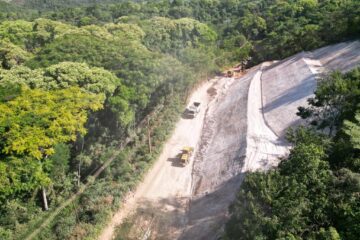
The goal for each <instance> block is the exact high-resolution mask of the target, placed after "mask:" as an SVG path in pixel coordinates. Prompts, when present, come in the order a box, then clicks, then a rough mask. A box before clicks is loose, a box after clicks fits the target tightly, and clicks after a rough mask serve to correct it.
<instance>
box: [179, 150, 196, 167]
mask: <svg viewBox="0 0 360 240" xmlns="http://www.w3.org/2000/svg"><path fill="white" fill-rule="evenodd" d="M193 152H194V148H193V147H184V148H183V149H182V151H181V156H180V161H181V164H182V165H183V166H184V167H185V166H186V165H187V164H188V163H189V160H190V157H191V155H192V154H193Z"/></svg>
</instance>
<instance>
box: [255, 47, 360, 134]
mask: <svg viewBox="0 0 360 240" xmlns="http://www.w3.org/2000/svg"><path fill="white" fill-rule="evenodd" d="M359 64H360V42H359V41H354V42H346V43H340V44H336V45H331V46H327V47H323V48H320V49H318V50H316V51H314V52H306V53H305V52H302V53H299V54H297V55H294V56H292V57H290V58H287V59H285V60H283V61H280V62H277V63H275V64H273V65H272V66H270V67H268V68H267V69H266V70H264V73H263V75H262V77H261V80H262V88H263V106H264V115H265V121H266V123H267V124H268V126H269V127H270V128H271V129H272V130H273V131H274V132H275V133H276V135H278V136H280V137H284V135H285V131H286V129H288V128H289V127H293V126H297V125H299V124H301V123H303V121H302V120H301V119H300V118H299V117H298V116H296V112H297V108H298V107H299V106H307V99H308V98H310V97H312V96H313V93H314V91H315V89H316V85H317V79H318V77H319V76H320V74H326V73H328V72H330V71H334V70H339V71H341V72H347V71H349V70H351V69H353V68H355V67H357V66H360V65H359Z"/></svg>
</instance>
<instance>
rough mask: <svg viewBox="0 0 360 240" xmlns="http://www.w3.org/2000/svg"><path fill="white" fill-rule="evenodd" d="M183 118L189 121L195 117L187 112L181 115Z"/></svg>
mask: <svg viewBox="0 0 360 240" xmlns="http://www.w3.org/2000/svg"><path fill="white" fill-rule="evenodd" d="M181 118H182V119H188V120H191V119H194V117H193V116H191V115H190V114H189V113H188V112H187V111H186V110H185V111H184V112H183V113H182V114H181Z"/></svg>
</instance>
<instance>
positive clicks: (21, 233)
mask: <svg viewBox="0 0 360 240" xmlns="http://www.w3.org/2000/svg"><path fill="white" fill-rule="evenodd" d="M70 2H72V3H73V4H74V6H71V7H70V8H69V5H68V4H67V3H65V2H64V1H56V0H53V1H16V4H17V5H15V4H12V3H4V2H0V8H1V12H0V111H1V115H0V239H24V237H26V236H27V235H28V234H29V233H31V232H32V231H33V230H35V229H37V228H38V226H39V225H40V224H41V222H42V221H43V220H44V219H46V217H47V216H48V214H49V213H51V211H53V210H54V209H56V207H57V206H59V205H61V204H62V203H63V202H64V201H65V200H66V199H68V198H69V197H70V196H72V195H73V194H74V193H76V192H77V191H78V190H79V189H81V187H82V186H83V185H84V184H85V183H86V182H92V181H93V183H92V184H91V185H90V187H88V188H87V189H86V190H85V191H84V193H83V194H82V195H81V196H80V197H78V198H77V199H76V200H75V201H74V202H73V203H72V204H71V205H70V206H68V207H66V208H65V209H64V210H63V211H62V212H61V213H60V215H58V216H57V217H56V218H55V219H54V220H53V221H52V222H51V224H49V225H48V226H47V227H46V228H45V229H44V230H42V231H41V232H40V234H39V235H38V236H37V239H85V238H86V239H93V238H96V236H97V234H99V231H100V230H101V228H102V227H103V226H104V225H105V224H106V222H107V220H108V219H109V217H110V216H111V214H112V212H113V211H115V210H116V209H117V208H118V207H119V206H120V203H121V200H122V199H123V197H124V196H125V195H126V193H128V192H129V191H130V190H132V189H133V188H134V187H135V186H136V183H137V182H138V181H140V180H141V177H142V174H143V173H144V172H145V171H146V170H147V169H148V167H149V166H150V165H151V163H152V162H153V161H154V160H155V159H156V157H157V156H158V154H159V153H160V151H161V145H162V143H163V142H164V141H165V140H166V138H167V136H168V135H169V134H170V133H171V130H172V128H173V125H174V123H175V122H176V121H177V119H178V116H179V113H180V112H181V111H182V109H183V106H184V104H185V102H186V98H187V96H188V94H189V93H190V92H191V90H192V88H193V87H194V86H196V84H197V83H198V82H199V81H201V80H205V79H207V78H208V77H209V76H211V75H213V74H215V73H216V72H219V71H220V70H221V69H222V68H224V67H226V66H231V65H232V64H235V63H242V64H243V65H244V66H245V65H247V66H250V65H253V64H256V63H259V62H260V61H263V60H269V59H280V58H284V57H287V56H290V55H291V54H294V53H296V52H298V51H302V50H310V49H313V48H316V47H319V46H323V45H325V44H329V43H333V42H338V41H343V40H348V39H353V38H356V37H358V36H359V33H360V29H359V27H360V18H359V17H358V16H359V15H360V12H359V11H360V5H359V2H358V1H356V0H352V1H340V0H338V1H330V0H329V1H327V0H326V1H314V0H303V1H275V2H274V1H263V0H261V1H256V2H254V1H250V0H231V1H230V0H229V1H215V0H214V1H211V0H210V1H209V0H207V1H203V0H196V1H180V0H176V1H171V2H170V1H144V2H143V1H138V2H133V1H122V2H120V3H119V2H112V1H106V2H105V1H104V3H106V4H101V3H99V4H93V3H88V2H87V1H76V2H75V1H70ZM352 74H353V78H355V79H356V76H358V72H356V71H355V72H353V73H352ZM356 74H357V75H356ZM349 76H350V75H349ZM349 76H346V77H343V78H344V82H346V81H347V80H346V79H348V78H351V76H350V77H349ZM334 78H335V77H334ZM338 78H342V77H340V76H339V77H338ZM357 79H358V77H357ZM354 81H355V80H354ZM324 88H325V87H324ZM329 88H330V87H329ZM321 89H322V88H321ZM354 89H355V88H351V90H354ZM324 91H325V90H324ZM354 91H355V90H354ZM355 93H356V92H354V94H355ZM349 99H352V100H353V99H354V98H349ZM319 101H320V100H319ZM353 101H355V100H353ZM345 103H348V102H346V101H345ZM345 103H343V104H344V105H346V104H345ZM324 104H327V103H324ZM341 106H342V105H341ZM352 106H357V102H356V103H354V104H353V105H352ZM315 107H317V108H315ZM320 107H321V105H320ZM344 107H347V108H348V109H347V110H346V111H347V114H348V115H346V114H345V113H342V112H341V114H344V115H341V116H337V117H336V121H335V122H334V123H333V124H335V125H334V126H336V129H342V125H341V124H342V122H343V120H344V119H347V120H348V121H346V124H344V126H347V127H346V128H345V127H343V128H344V129H356V126H357V125H356V124H357V122H356V118H355V115H351V113H354V112H356V111H355V107H354V108H351V109H350V107H349V106H347V105H346V106H344ZM326 109H328V108H327V107H326ZM303 111H305V110H304V109H303ZM317 111H320V110H319V104H318V102H316V103H314V109H309V110H306V111H305V112H306V113H307V114H308V115H309V116H311V117H312V118H314V119H315V118H316V117H321V116H318V115H319V114H316V112H317ZM346 111H345V112H346ZM339 114H340V113H339ZM325 120H326V119H325V118H322V119H321V118H320V119H316V121H317V122H318V123H319V122H321V121H325ZM312 121H313V122H314V121H315V120H312ZM320 125H321V124H320ZM321 126H322V125H321ZM349 131H350V130H346V131H345V130H344V131H339V132H338V134H337V135H336V137H337V138H339V139H340V140H341V141H340V140H339V141H338V140H336V141H334V139H331V138H330V139H329V138H326V140H325V138H323V137H320V136H318V135H317V134H316V133H313V132H311V131H308V130H302V131H300V133H302V135H301V134H300V133H297V132H294V133H293V137H292V139H294V141H295V140H296V142H295V145H296V146H297V144H300V143H299V142H301V141H305V142H304V143H303V145H304V148H305V147H306V146H307V145H309V144H310V145H311V144H312V145H311V147H312V148H311V149H312V150H313V152H311V151H308V152H310V153H314V156H310V158H311V159H315V160H316V159H317V160H316V161H317V163H316V164H315V165H316V166H315V167H321V168H323V167H324V169H323V171H325V172H326V174H328V175H326V174H325V173H324V179H326V181H330V182H332V181H331V179H332V178H335V177H336V179H338V178H341V176H343V178H341V179H343V180H344V181H346V180H347V179H348V177H346V176H354V179H356V178H355V177H356V172H358V169H357V168H356V164H355V165H354V166H353V167H351V166H350V165H348V164H350V162H352V160H351V159H356V153H357V150H356V147H355V145H354V147H353V148H351V149H350V147H349V146H350V144H347V143H351V144H355V143H356V138H353V140H351V137H350V136H351V135H349V134H350V133H349ZM343 132H344V133H343ZM341 133H343V135H341ZM299 134H300V135H299ZM309 134H310V135H309ZM338 135H339V136H338ZM149 136H150V138H151V141H150V142H149ZM301 136H302V137H301ZM354 136H355V135H354ZM336 137H332V138H336ZM354 139H355V140H354ZM345 140H346V141H348V142H343V143H344V145H341V144H340V143H341V142H342V141H345ZM306 141H310V142H309V143H308V142H306ZM328 142H329V143H328ZM320 143H321V144H320ZM334 143H337V144H340V145H339V146H338V145H336V144H334ZM149 145H150V146H149ZM313 145H314V146H313ZM341 146H343V147H344V148H345V149H347V152H346V153H347V154H348V155H346V156H348V157H346V158H344V159H347V160H346V161H345V160H344V163H341V164H340V162H342V161H340V160H339V161H338V164H334V162H337V161H336V160H331V161H330V159H332V158H331V156H334V157H333V158H334V159H338V157H336V156H343V155H341V154H342V152H341V151H344V149H343V150H341ZM351 146H352V145H351ZM318 148H319V149H318ZM296 149H297V147H295V148H294V152H295V153H292V155H294V154H296ZM331 149H332V150H333V151H332V150H331ZM335 150H336V151H340V152H336V151H335ZM298 151H301V149H300V150H298ZM322 151H323V152H322ZM330 153H331V154H330ZM340 153H341V154H340ZM332 154H333V155H332ZM336 154H338V155H336ZM339 154H340V155H339ZM292 155H291V156H292ZM109 158H113V159H114V161H113V162H112V163H111V164H110V166H109V167H108V168H107V169H106V170H105V171H103V172H102V173H101V175H100V176H99V177H98V179H97V180H95V181H94V179H93V177H92V175H93V174H94V172H95V171H96V170H98V169H99V168H101V167H102V165H103V164H104V163H105V162H106V161H107V160H108V159H109ZM290 158H292V157H290ZM293 158H294V159H297V158H296V157H295V156H294V157H293ZM341 159H343V158H341ZM301 160H302V161H305V160H306V159H305V158H301ZM328 160H329V163H328V164H327V161H328ZM287 162H291V161H287ZM318 162H319V163H318ZM323 162H325V163H323ZM345 162H346V164H345ZM354 162H356V161H354ZM320 163H321V164H320ZM284 165H286V164H285V163H284ZM288 167H290V166H288ZM288 167H285V168H288ZM281 168H282V166H280V170H276V171H274V172H275V173H276V172H281V171H282V170H281ZM343 168H346V169H349V170H346V171H348V172H346V171H345V172H344V171H342V170H341V169H343ZM284 171H285V170H284ZM349 171H351V174H355V175H351V174H350V172H349ZM285 172H286V171H285ZM275 173H274V174H275ZM271 174H272V173H269V175H271ZM276 174H277V175H279V176H278V177H276V178H277V179H275V180H274V181H278V179H279V181H282V180H281V178H282V177H281V176H282V175H281V174H280V173H276ZM276 174H275V175H276ZM283 174H286V173H283ZM294 174H295V173H294ZM299 174H300V173H299ZM341 174H343V175H341ZM346 174H350V175H346ZM277 175H276V176H277ZM265 176H267V175H261V174H254V175H250V176H249V177H248V178H247V180H246V181H245V184H244V189H246V187H247V186H248V182H249V181H250V182H251V179H252V178H254V179H255V178H256V177H262V178H266V177H265ZM299 176H300V175H299ZM329 179H330V180H329ZM349 179H353V178H350V177H349ZM254 181H255V180H254ZM294 181H295V180H294ZM309 181H310V180H309ZM319 181H320V180H319ZM321 181H322V180H321ZM324 181H325V180H324ZM349 181H350V180H349ZM255 182H256V181H255ZM317 183H318V182H317ZM333 184H335V183H333ZM338 184H341V183H338ZM344 184H346V182H345V183H344ZM278 185H279V186H282V185H281V184H280V183H278ZM335 185H336V184H335ZM334 188H335V187H334ZM254 189H255V187H254ZM320 190H321V189H320ZM304 191H306V185H305V186H304ZM311 191H313V190H311ZM314 191H315V190H314ZM354 191H355V190H354ZM346 194H348V192H344V191H340V190H339V192H337V195H336V196H337V197H338V198H339V199H338V200H339V201H340V200H341V199H347V198H346V196H347V195H346ZM287 196H288V195H287ZM289 196H290V195H289ZM302 196H305V195H302ZM311 196H312V197H314V198H317V196H315V195H314V194H312V195H311ZM356 196H357V195H356V194H355V197H356ZM239 201H240V200H239ZM257 201H260V200H257ZM284 201H285V200H284ZM329 201H330V200H329ZM331 203H332V204H333V203H335V202H334V201H333V200H332V199H331ZM340 203H342V202H340ZM340 203H339V204H340ZM355 203H356V201H355ZM355 203H354V204H355ZM312 204H318V203H312ZM319 204H320V203H319ZM349 204H350V203H349ZM351 204H353V203H351ZM235 206H236V205H235ZM351 206H352V207H353V209H355V210H356V209H358V208H356V206H357V207H358V205H356V204H355V205H351ZM306 207H307V208H306V209H315V208H316V209H317V210H319V211H320V209H319V208H318V205H316V206H306ZM325 207H327V206H324V208H325ZM344 208H345V207H344ZM47 209H48V211H44V210H47ZM234 209H236V208H235V207H234ZM234 211H235V210H234ZM339 211H340V210H339ZM344 211H345V210H344ZM356 211H358V210H356ZM356 211H355V212H354V214H355V213H356ZM310 212H311V211H310ZM351 213H352V212H351ZM307 214H311V213H308V212H307ZM319 214H320V213H319ZM321 214H322V215H321ZM321 214H320V215H321V217H323V216H324V215H325V214H324V213H321ZM338 214H340V213H338ZM341 214H342V213H341ZM336 216H340V215H336ZM289 217H290V216H289ZM295 217H296V216H294V221H295ZM344 218H345V215H344ZM249 219H251V218H249ZM316 219H318V218H316ZM319 219H320V218H319ZM333 219H335V218H333ZM249 221H250V220H249ZM232 222H233V223H234V222H236V219H235V220H234V219H233V220H232V221H230V223H229V224H230V225H229V227H228V229H229V232H228V236H229V238H231V236H237V235H231V234H232V233H231V223H232ZM358 222H359V221H358ZM327 223H328V224H327ZM327 223H326V224H324V225H319V227H318V228H315V229H318V232H319V233H317V232H316V233H314V234H320V232H321V231H324V234H328V232H331V233H332V232H334V231H335V230H336V231H338V233H339V234H340V235H341V234H355V233H356V232H353V231H352V230H351V229H350V230H348V231H349V233H343V232H342V230H341V229H338V228H337V227H338V225H336V224H335V223H333V222H331V221H330V220H329V221H328V222H327ZM279 224H280V223H279ZM249 226H252V227H254V229H255V225H251V224H249ZM309 226H310V225H309ZM330 227H332V228H330ZM276 229H278V228H276ZM321 229H324V230H321ZM354 229H355V230H356V229H357V228H356V226H354ZM355 230H354V231H355ZM254 231H255V230H254ZM274 231H275V230H274ZM303 231H305V232H306V234H309V236H310V235H311V234H310V233H309V232H308V230H303ZM314 231H315V230H314ZM273 234H275V233H273ZM293 234H294V236H296V234H297V232H294V233H293ZM334 234H335V233H334ZM264 236H265V235H264ZM269 236H270V235H269ZM272 236H275V235H272ZM344 236H348V235H344ZM349 236H350V235H349ZM351 236H356V235H351ZM249 239H252V238H251V237H250V238H249ZM270 239H271V238H270ZM325 239H326V238H325ZM349 239H351V238H349Z"/></svg>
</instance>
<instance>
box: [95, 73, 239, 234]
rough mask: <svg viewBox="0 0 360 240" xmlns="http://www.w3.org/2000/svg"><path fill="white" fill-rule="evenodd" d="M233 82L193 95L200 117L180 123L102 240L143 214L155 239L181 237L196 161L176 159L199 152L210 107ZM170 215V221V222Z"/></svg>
mask: <svg viewBox="0 0 360 240" xmlns="http://www.w3.org/2000/svg"><path fill="white" fill-rule="evenodd" d="M231 80H232V79H228V78H215V79H212V80H211V81H208V82H206V83H204V84H203V85H201V86H200V87H199V88H198V89H196V90H195V91H194V93H193V94H192V96H191V97H190V101H189V102H190V103H192V102H194V101H197V102H201V105H202V106H201V111H200V113H199V114H198V115H197V117H196V118H194V119H185V118H182V119H181V120H180V121H179V122H178V123H177V125H176V128H175V130H174V133H173V135H172V137H171V138H170V139H169V140H168V141H167V143H166V144H165V146H164V149H163V151H162V154H161V156H160V158H159V159H158V161H157V162H156V163H155V164H154V166H153V167H152V168H151V169H150V170H149V171H148V174H147V175H146V177H145V179H144V181H143V182H142V183H141V184H140V186H139V187H138V188H137V190H136V192H135V193H134V195H133V196H131V197H129V198H128V199H127V202H126V204H125V205H124V206H123V207H122V208H121V209H120V211H119V212H118V213H116V214H115V215H114V217H113V219H112V221H111V223H110V225H109V226H108V227H107V228H106V229H105V230H104V231H103V233H102V234H101V236H100V237H99V239H101V240H105V239H111V238H112V235H113V232H114V228H115V226H117V225H119V224H121V223H122V222H123V220H124V217H129V216H131V215H137V213H138V212H141V213H142V214H141V215H142V216H141V219H138V221H142V222H151V224H152V226H151V228H153V229H157V230H156V232H154V231H153V232H152V236H156V238H157V239H159V238H164V239H166V238H168V237H169V236H168V234H171V235H172V237H175V236H177V235H179V234H180V233H181V232H180V230H179V229H181V226H182V225H184V224H185V223H186V219H185V216H184V213H185V212H186V210H187V207H188V201H189V197H190V195H191V182H192V181H191V179H192V175H191V173H192V166H193V158H192V159H191V161H190V163H189V164H188V165H187V166H186V167H183V166H182V165H181V164H180V162H179V159H178V158H176V156H177V155H178V154H179V153H180V151H181V149H182V148H183V147H184V146H191V147H194V148H195V151H196V150H197V148H198V142H199V140H200V135H201V131H202V129H203V120H204V116H205V113H206V111H207V109H208V104H209V103H210V102H211V100H212V101H214V100H215V99H216V98H217V95H218V92H221V91H222V90H224V89H223V87H225V86H226V84H227V83H228V82H229V81H231ZM155 215H156V216H155ZM170 215H171V218H170V219H167V216H170ZM134 218H136V216H134ZM154 218H156V221H155V222H154V221H152V219H154ZM135 221H137V220H135ZM144 224H145V225H146V223H144ZM154 225H156V226H154ZM149 227H150V226H149ZM144 228H148V226H144ZM165 228H166V229H165ZM144 232H146V231H144ZM142 234H145V233H141V232H140V233H139V232H138V231H136V230H133V233H132V232H131V231H130V233H129V235H130V236H129V238H131V236H135V235H142ZM134 238H135V237H134Z"/></svg>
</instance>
